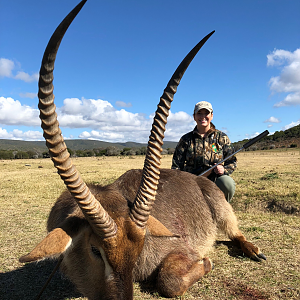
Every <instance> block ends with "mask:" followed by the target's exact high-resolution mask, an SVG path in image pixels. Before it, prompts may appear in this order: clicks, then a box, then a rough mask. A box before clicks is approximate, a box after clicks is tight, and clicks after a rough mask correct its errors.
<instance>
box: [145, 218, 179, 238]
mask: <svg viewBox="0 0 300 300" xmlns="http://www.w3.org/2000/svg"><path fill="white" fill-rule="evenodd" d="M147 228H148V230H149V232H150V234H151V235H153V236H157V237H180V235H177V234H173V233H172V232H171V231H170V230H169V229H168V228H167V227H165V225H163V224H162V223H161V222H160V221H158V220H157V219H156V218H154V217H152V216H151V215H150V216H149V219H148V221H147Z"/></svg>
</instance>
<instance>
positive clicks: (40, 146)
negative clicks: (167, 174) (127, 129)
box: [0, 139, 177, 153]
mask: <svg viewBox="0 0 300 300" xmlns="http://www.w3.org/2000/svg"><path fill="white" fill-rule="evenodd" d="M65 143H66V145H67V147H68V148H69V149H71V150H73V151H77V150H91V149H99V148H107V147H110V146H114V147H117V148H119V149H123V148H141V147H147V144H142V143H135V142H126V143H109V142H103V141H96V140H79V139H78V140H65ZM176 145H177V142H168V141H166V142H165V143H164V145H163V148H164V149H168V148H175V147H176ZM0 150H18V151H35V152H37V153H43V152H45V151H48V149H47V147H46V144H45V142H44V141H19V140H5V139H0Z"/></svg>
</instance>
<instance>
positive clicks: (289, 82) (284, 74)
mask: <svg viewBox="0 0 300 300" xmlns="http://www.w3.org/2000/svg"><path fill="white" fill-rule="evenodd" d="M267 65H268V66H271V67H273V66H277V67H279V68H280V69H281V73H280V75H279V76H275V77H272V78H271V79H270V80H269V86H270V90H271V91H272V93H289V94H288V95H287V96H286V97H285V98H284V100H283V101H281V102H279V103H276V104H275V105H274V107H281V106H296V105H300V48H299V49H297V50H295V51H294V52H290V51H286V50H278V49H275V50H274V51H273V52H272V53H271V54H269V55H267Z"/></svg>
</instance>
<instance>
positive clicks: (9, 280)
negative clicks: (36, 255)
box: [0, 260, 81, 300]
mask: <svg viewBox="0 0 300 300" xmlns="http://www.w3.org/2000/svg"><path fill="white" fill-rule="evenodd" d="M56 263H57V261H53V260H45V261H41V262H39V263H29V264H26V265H24V266H23V267H22V268H20V269H17V270H14V271H11V272H6V273H1V274H0V298H1V300H8V299H9V300H13V299H16V300H17V299H18V300H19V299H22V300H29V299H30V300H33V299H36V297H37V296H38V294H39V293H40V291H41V289H42V288H43V286H44V284H45V282H46V281H47V279H48V277H49V276H50V274H51V272H52V271H53V269H54V267H55V265H56ZM80 296H81V295H80V293H78V292H76V290H75V288H74V285H73V284H72V283H71V282H70V281H69V280H68V279H66V278H65V277H63V276H62V275H61V273H60V272H59V271H57V272H56V273H55V275H54V276H53V278H52V280H51V282H50V283H49V284H48V286H47V288H46V290H45V291H44V292H43V294H42V296H41V298H40V299H41V300H45V299H47V300H63V299H68V298H76V297H80Z"/></svg>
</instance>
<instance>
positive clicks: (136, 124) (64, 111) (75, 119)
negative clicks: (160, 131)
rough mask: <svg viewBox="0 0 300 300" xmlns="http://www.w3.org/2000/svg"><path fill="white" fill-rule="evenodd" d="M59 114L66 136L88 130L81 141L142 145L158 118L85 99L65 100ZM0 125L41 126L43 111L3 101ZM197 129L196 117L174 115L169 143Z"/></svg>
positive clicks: (16, 134)
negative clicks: (67, 131) (69, 131)
mask: <svg viewBox="0 0 300 300" xmlns="http://www.w3.org/2000/svg"><path fill="white" fill-rule="evenodd" d="M57 114H58V120H59V123H60V127H61V128H62V131H63V132H64V130H63V127H68V128H84V131H83V132H82V133H80V134H79V136H78V137H79V138H83V139H97V140H104V141H118V142H127V141H135V142H140V143H147V142H148V139H149V135H150V130H151V125H152V122H153V116H154V113H153V114H151V115H150V116H146V115H145V114H142V113H131V112H128V111H126V110H125V109H123V108H122V109H120V110H117V109H115V108H114V107H113V106H112V104H111V103H109V102H108V101H104V100H101V99H98V100H94V99H84V98H83V99H81V100H79V99H78V98H67V99H65V100H64V104H63V106H62V107H60V108H59V107H58V108H57ZM0 124H4V125H15V126H40V120H39V111H38V109H34V108H32V107H30V106H28V105H25V104H22V103H21V102H20V101H18V100H14V99H12V98H4V97H0ZM194 126H195V122H194V120H193V118H192V116H190V115H188V114H187V113H185V112H182V111H180V112H176V113H172V112H171V111H170V114H169V117H168V123H167V126H166V132H165V140H168V141H178V140H179V139H180V137H181V136H182V135H183V134H185V133H186V132H189V131H191V130H192V129H193V128H194ZM34 133H35V134H36V137H35V136H34ZM2 135H3V136H6V137H5V138H14V139H16V138H18V139H27V140H28V139H41V133H40V132H28V133H25V132H22V131H18V130H17V131H15V132H10V133H8V132H7V131H5V129H3V132H2ZM3 138H4V137H3Z"/></svg>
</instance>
